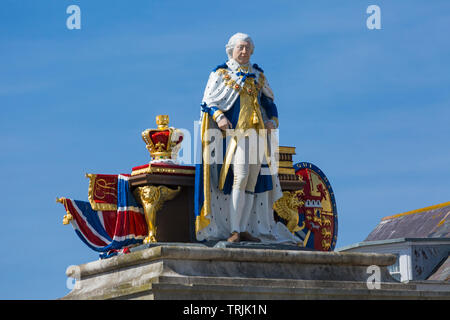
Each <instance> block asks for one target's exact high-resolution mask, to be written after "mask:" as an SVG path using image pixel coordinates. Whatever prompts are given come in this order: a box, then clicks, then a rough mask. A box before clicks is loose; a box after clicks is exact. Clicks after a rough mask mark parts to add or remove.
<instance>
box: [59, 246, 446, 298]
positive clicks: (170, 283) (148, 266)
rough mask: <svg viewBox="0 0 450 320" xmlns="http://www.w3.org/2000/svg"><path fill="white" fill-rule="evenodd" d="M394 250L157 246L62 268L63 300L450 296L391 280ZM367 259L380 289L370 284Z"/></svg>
mask: <svg viewBox="0 0 450 320" xmlns="http://www.w3.org/2000/svg"><path fill="white" fill-rule="evenodd" d="M394 261H395V256H394V255H389V254H370V253H338V252H315V251H293V250H270V249H239V248H224V249H221V248H208V247H206V246H203V245H201V244H184V245H176V244H174V245H171V246H169V245H161V246H155V247H151V248H147V249H143V250H137V251H134V252H132V253H130V254H126V255H123V256H118V257H113V258H110V259H107V260H98V261H94V262H90V263H87V264H84V265H80V266H77V267H75V268H72V269H71V270H68V276H73V275H76V274H78V275H79V276H80V280H78V281H77V283H76V284H75V288H74V289H73V290H72V292H70V293H69V294H68V295H67V296H65V297H64V298H63V299H164V300H167V299H170V300H175V299H189V300H192V299H212V300H214V299H216V300H218V299H233V300H238V299H270V300H277V299H283V300H284V299H291V300H292V299H418V298H420V299H450V291H446V292H445V291H424V290H418V288H417V286H416V285H414V284H403V283H399V282H397V281H396V280H394V279H393V278H392V277H391V276H390V275H389V272H388V270H387V266H388V265H391V264H392V263H394ZM371 265H376V266H378V267H380V281H381V284H380V285H381V287H380V289H369V288H368V286H367V280H368V277H369V276H370V274H368V273H367V268H368V267H369V266H371Z"/></svg>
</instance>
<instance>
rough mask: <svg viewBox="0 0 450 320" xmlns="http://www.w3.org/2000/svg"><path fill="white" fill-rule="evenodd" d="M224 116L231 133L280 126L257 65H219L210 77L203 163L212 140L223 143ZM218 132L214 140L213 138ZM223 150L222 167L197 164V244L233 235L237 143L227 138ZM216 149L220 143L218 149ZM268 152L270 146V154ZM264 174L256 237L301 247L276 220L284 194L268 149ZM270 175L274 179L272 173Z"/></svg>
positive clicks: (204, 107)
mask: <svg viewBox="0 0 450 320" xmlns="http://www.w3.org/2000/svg"><path fill="white" fill-rule="evenodd" d="M222 115H225V116H226V117H227V119H228V120H229V121H230V122H231V124H232V129H241V130H248V129H255V130H256V131H257V132H262V131H259V130H260V129H264V128H265V127H264V123H265V122H266V121H272V122H273V123H274V125H275V127H277V126H278V111H277V108H276V105H275V103H274V96H273V92H272V90H271V89H270V87H269V84H268V82H267V79H266V77H265V75H264V72H263V70H262V69H261V68H260V67H259V66H258V65H256V64H254V65H248V66H241V65H240V64H239V63H238V62H236V61H235V60H233V59H230V60H229V61H227V62H226V63H224V64H222V65H219V66H217V67H216V68H215V69H214V70H213V71H212V72H211V74H210V76H209V79H208V83H207V85H206V88H205V93H204V96H203V102H202V106H201V128H200V130H201V138H202V152H203V160H205V156H206V155H209V154H210V152H211V151H212V150H210V149H211V148H212V146H211V144H210V143H208V142H209V141H211V140H216V142H217V140H218V139H220V138H221V136H220V131H219V129H218V126H217V122H216V121H217V120H218V119H219V117H221V116H222ZM209 129H216V130H215V132H216V133H219V134H216V135H215V137H214V138H213V139H212V138H211V137H210V135H211V133H209V132H214V131H211V130H209ZM221 145H222V147H223V149H222V150H215V151H212V152H213V153H214V152H215V153H216V154H217V153H219V151H220V153H221V154H222V157H221V158H222V159H220V160H222V161H220V163H212V164H209V163H207V161H202V163H200V164H197V165H196V181H195V215H196V224H195V225H196V235H197V239H198V240H200V241H201V240H220V239H226V238H227V237H228V236H229V234H230V230H229V206H230V204H229V199H230V193H231V187H232V182H233V172H232V168H231V167H230V163H231V159H232V156H233V154H234V150H235V149H234V148H235V147H236V143H234V144H233V141H232V140H231V142H230V141H229V139H228V140H227V139H226V138H225V137H222V143H221ZM216 147H217V144H216ZM267 148H268V147H267V146H266V149H267ZM265 152H266V153H265V159H264V160H265V161H263V165H262V169H261V170H264V169H266V172H265V174H261V172H260V175H259V176H258V180H257V184H256V187H255V200H254V203H253V208H252V213H253V215H252V217H254V219H253V218H252V219H250V220H251V222H250V224H251V225H250V226H249V228H248V229H247V230H248V231H249V232H250V233H251V234H253V235H254V236H256V237H258V238H260V239H261V240H262V241H266V242H298V238H296V237H295V236H293V235H292V234H291V233H290V232H289V231H288V230H287V228H285V226H284V225H283V224H281V223H276V222H275V221H274V220H273V209H272V207H273V203H274V202H275V201H276V200H278V199H279V198H281V196H282V191H281V187H280V182H279V179H278V175H277V174H276V173H275V174H270V171H268V169H269V168H268V167H269V166H270V162H269V161H268V160H269V155H268V153H267V150H265ZM268 172H269V174H267V173H268Z"/></svg>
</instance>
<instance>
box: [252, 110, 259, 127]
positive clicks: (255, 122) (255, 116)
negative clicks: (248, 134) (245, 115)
mask: <svg viewBox="0 0 450 320" xmlns="http://www.w3.org/2000/svg"><path fill="white" fill-rule="evenodd" d="M258 123H259V118H258V113H256V111H253V124H258Z"/></svg>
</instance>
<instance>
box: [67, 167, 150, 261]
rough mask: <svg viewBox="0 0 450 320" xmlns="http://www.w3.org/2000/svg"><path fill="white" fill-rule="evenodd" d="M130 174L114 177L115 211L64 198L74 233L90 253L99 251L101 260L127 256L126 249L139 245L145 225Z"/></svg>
mask: <svg viewBox="0 0 450 320" xmlns="http://www.w3.org/2000/svg"><path fill="white" fill-rule="evenodd" d="M128 180H129V175H125V174H120V175H118V176H117V210H116V211H95V210H93V209H92V206H91V204H90V203H89V202H86V201H79V200H72V199H67V198H63V200H64V201H63V203H64V206H65V208H66V212H67V213H70V214H71V215H72V219H71V220H70V222H71V224H72V226H73V228H74V229H75V233H76V234H77V235H78V236H79V237H80V239H81V240H82V241H83V242H84V243H85V244H86V245H87V246H88V247H89V248H91V249H92V250H95V251H97V252H102V254H100V258H109V257H111V256H113V255H116V254H118V253H127V252H128V247H129V246H131V245H134V244H139V243H142V242H143V240H144V238H145V237H146V235H147V233H148V231H147V223H146V221H145V214H144V210H143V208H142V206H140V205H139V204H138V203H137V202H136V200H135V198H134V196H133V194H132V192H131V190H130V187H129V181H128Z"/></svg>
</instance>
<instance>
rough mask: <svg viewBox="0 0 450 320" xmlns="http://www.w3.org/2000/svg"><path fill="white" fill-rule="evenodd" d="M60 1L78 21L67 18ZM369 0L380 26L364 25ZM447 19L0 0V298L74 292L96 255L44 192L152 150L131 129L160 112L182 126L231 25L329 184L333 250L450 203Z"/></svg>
mask: <svg viewBox="0 0 450 320" xmlns="http://www.w3.org/2000/svg"><path fill="white" fill-rule="evenodd" d="M71 4H77V5H79V6H80V8H81V20H82V22H81V30H68V29H67V27H66V19H67V18H68V16H69V15H68V14H67V13H66V8H67V7H68V6H69V5H71ZM371 4H376V5H378V6H380V8H381V26H382V29H381V30H369V29H367V27H366V19H367V17H368V16H369V15H368V14H367V13H366V8H367V7H368V6H369V5H371ZM449 30H450V3H449V2H448V1H444V0H441V1H439V0H435V1H432V2H431V1H425V0H422V1H413V0H408V1H406V0H398V1H381V0H373V1H339V2H336V1H331V0H330V1H324V0H319V1H261V0H260V1H245V2H242V3H239V4H234V5H233V4H231V3H230V2H225V1H220V2H219V1H216V2H211V1H143V0H142V1H141V0H135V1H128V2H127V1H113V0H109V1H103V0H97V1H87V0H84V1H76V0H72V1H63V0H40V1H32V0H23V1H13V0H3V1H2V3H1V5H0V147H1V150H2V151H1V158H0V168H1V170H2V176H3V183H2V184H1V186H0V195H1V196H0V197H1V199H2V203H3V204H4V209H3V213H2V218H3V219H2V220H3V223H2V230H3V232H2V233H1V234H0V239H1V243H2V244H3V250H2V254H1V255H0V298H1V299H54V298H58V297H62V296H64V295H65V294H66V293H68V292H69V289H67V288H66V276H65V270H66V268H67V267H68V266H69V265H72V264H81V263H85V262H88V261H92V260H96V259H97V258H98V255H97V254H96V253H95V252H92V251H91V250H90V249H89V248H87V247H86V246H85V245H84V244H83V243H82V242H81V241H80V240H79V239H78V237H77V236H76V235H75V233H74V232H73V229H72V227H71V226H63V225H62V217H63V215H64V213H65V212H64V209H63V207H62V206H61V205H60V204H57V203H56V202H55V198H56V197H57V196H65V197H69V198H73V199H79V200H87V189H88V180H87V179H86V178H85V177H84V174H85V173H111V174H114V173H130V172H131V168H132V167H134V166H137V165H141V164H145V163H146V162H148V160H149V155H148V152H147V150H146V148H145V144H144V143H143V142H142V140H141V137H140V133H141V132H142V131H143V130H144V129H146V128H153V127H155V122H154V117H155V116H156V115H158V114H169V116H170V119H171V125H173V126H175V127H178V128H186V129H188V130H193V122H194V121H195V120H197V119H198V116H199V105H200V102H201V98H202V95H203V90H204V86H205V85H206V80H207V77H208V75H209V72H210V70H211V69H212V68H213V67H214V66H216V65H218V64H220V63H223V62H224V61H226V55H225V50H224V46H225V44H226V42H227V41H228V38H229V37H230V36H231V35H232V34H234V33H236V32H245V33H248V34H250V35H251V36H252V38H253V40H254V42H255V45H256V48H255V53H254V55H253V56H252V62H253V63H258V64H259V65H260V66H261V67H262V68H263V69H264V70H265V74H266V76H267V78H268V80H269V82H270V84H271V87H272V89H273V91H274V93H275V102H276V103H277V106H278V110H279V114H280V117H279V120H280V143H281V145H286V146H295V147H296V148H297V155H296V156H295V157H294V161H295V162H300V161H308V162H312V163H314V164H315V165H316V166H318V167H319V168H321V169H322V170H323V171H324V172H325V174H326V175H327V177H328V179H329V180H330V182H331V185H332V187H333V189H334V192H335V195H336V201H337V207H338V219H339V234H338V243H337V248H339V247H342V246H345V245H349V244H351V243H355V242H359V241H362V240H364V238H365V237H366V236H367V235H368V233H369V232H370V231H371V230H372V229H373V228H374V227H375V226H376V224H377V223H378V222H379V221H380V219H381V218H382V217H384V216H388V215H392V214H396V213H401V212H405V211H409V210H413V209H417V208H421V207H425V206H429V205H434V204H438V203H442V202H446V201H450V196H449V194H450V168H449V163H450V148H449V138H450V129H449V120H450V90H449V88H450V72H449V71H450V62H449V59H448V58H449V57H450V42H449V40H448V32H449Z"/></svg>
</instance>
